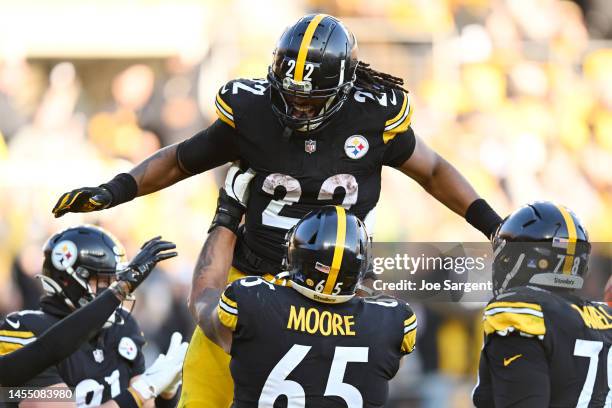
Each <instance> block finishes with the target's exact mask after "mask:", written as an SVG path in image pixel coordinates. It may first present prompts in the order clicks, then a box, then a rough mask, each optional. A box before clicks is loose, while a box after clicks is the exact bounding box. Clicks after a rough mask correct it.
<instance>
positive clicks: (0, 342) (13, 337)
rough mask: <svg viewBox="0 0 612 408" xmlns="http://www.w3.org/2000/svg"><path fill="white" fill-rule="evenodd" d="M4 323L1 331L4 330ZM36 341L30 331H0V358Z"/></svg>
mask: <svg viewBox="0 0 612 408" xmlns="http://www.w3.org/2000/svg"><path fill="white" fill-rule="evenodd" d="M6 325H7V324H6V322H5V323H4V324H3V325H2V329H5V328H6ZM35 340H36V336H35V335H34V333H33V332H31V331H24V330H0V356H3V355H5V354H8V353H12V352H13V351H15V350H19V349H20V348H22V347H23V346H25V345H26V344H30V343H32V342H33V341H35Z"/></svg>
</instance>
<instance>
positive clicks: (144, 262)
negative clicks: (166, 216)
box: [116, 237, 178, 292]
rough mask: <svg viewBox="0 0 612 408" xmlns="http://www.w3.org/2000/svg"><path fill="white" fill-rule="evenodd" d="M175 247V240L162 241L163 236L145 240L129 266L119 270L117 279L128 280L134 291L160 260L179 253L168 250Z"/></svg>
mask: <svg viewBox="0 0 612 408" xmlns="http://www.w3.org/2000/svg"><path fill="white" fill-rule="evenodd" d="M174 248H176V245H175V244H174V243H173V242H169V241H162V240H161V237H155V238H153V239H151V240H149V241H147V242H145V243H144V244H143V245H142V247H141V248H140V252H138V254H137V255H136V256H135V257H134V259H132V262H130V264H129V265H128V267H127V268H126V269H124V270H122V271H119V272H117V274H116V276H117V280H118V281H124V282H127V283H128V284H129V285H130V290H131V291H132V292H133V291H134V290H135V289H136V288H137V287H138V285H140V284H141V283H142V281H144V280H145V279H146V278H147V276H149V274H150V273H151V271H152V270H153V268H155V265H156V264H157V263H158V262H160V261H163V260H165V259H169V258H173V257H175V256H177V255H178V253H177V252H176V251H172V252H167V251H168V250H170V249H174Z"/></svg>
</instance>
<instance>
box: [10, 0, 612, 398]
mask: <svg viewBox="0 0 612 408" xmlns="http://www.w3.org/2000/svg"><path fill="white" fill-rule="evenodd" d="M206 3H207V4H208V3H210V10H211V13H214V14H213V17H214V18H210V16H208V19H207V21H209V22H210V24H211V27H210V28H209V29H208V33H209V42H208V44H207V47H206V49H202V50H196V51H195V52H193V53H187V54H185V53H177V55H171V56H164V57H157V56H156V57H152V58H134V59H130V58H121V59H119V58H116V59H113V58H99V59H92V58H64V57H63V56H62V55H57V56H55V57H54V58H41V57H38V58H36V57H31V56H29V55H28V54H27V52H25V51H23V50H20V49H19V48H18V47H10V48H9V47H6V46H4V47H2V44H1V43H0V316H2V315H4V314H6V313H7V312H10V311H12V310H17V309H22V308H28V309H35V308H37V301H38V297H39V296H40V289H39V287H38V283H37V282H36V281H35V279H34V277H35V275H36V274H38V273H40V267H41V264H42V262H41V259H42V254H41V251H40V248H41V247H42V244H43V243H44V241H45V240H46V238H47V237H49V236H50V235H51V234H52V233H54V232H55V231H57V230H58V229H61V228H64V227H67V226H71V225H74V224H77V223H83V222H87V223H94V224H98V225H101V226H103V227H104V228H107V229H109V230H110V231H112V232H113V233H114V234H115V235H116V236H117V237H118V238H119V239H120V240H121V241H122V242H123V243H124V244H125V246H126V248H127V250H128V254H129V255H131V256H133V255H134V254H135V253H136V252H137V249H138V248H139V246H140V244H141V243H143V242H144V241H145V240H147V239H149V238H150V237H152V236H155V235H159V234H161V235H162V236H163V237H164V238H166V239H170V240H173V241H175V242H176V243H177V246H178V250H179V254H180V256H179V257H178V258H175V259H174V260H171V261H168V262H167V263H165V264H164V265H163V270H160V271H158V272H159V273H157V274H156V275H155V277H154V278H152V279H150V281H149V282H146V284H145V287H144V288H143V289H142V290H140V293H139V294H138V297H137V301H136V303H135V305H133V308H134V313H135V314H136V316H137V318H138V320H139V322H140V323H141V325H142V327H143V329H144V332H145V335H146V336H147V337H148V338H149V346H148V348H149V350H150V353H151V354H153V353H155V352H156V351H157V350H160V349H162V348H164V347H165V346H166V345H167V342H168V339H169V335H170V333H171V332H172V331H173V330H180V331H182V332H183V333H184V334H186V335H189V334H190V333H191V330H192V328H193V324H192V323H191V319H190V317H189V315H188V312H187V310H186V308H185V303H186V297H187V293H188V289H189V285H190V279H191V272H192V269H193V266H194V264H195V260H196V259H197V254H198V252H199V249H200V247H201V244H202V242H203V240H204V239H205V236H206V233H205V231H206V229H207V227H208V225H209V223H210V221H211V219H212V215H213V212H214V207H215V202H216V196H217V190H218V183H219V182H220V180H223V177H224V169H223V168H221V169H217V170H215V171H213V172H209V173H207V174H203V175H199V176H197V177H193V178H191V179H188V180H186V181H183V182H181V183H179V184H177V185H176V186H173V187H171V188H169V189H166V190H164V191H162V192H159V193H156V194H153V195H150V196H147V197H144V198H138V199H136V200H135V201H133V202H130V203H129V204H126V205H122V206H119V207H116V208H113V209H111V210H107V211H104V212H101V213H93V214H87V215H77V214H69V215H67V216H64V217H63V218H60V219H54V218H53V216H52V215H51V208H52V207H53V205H54V204H55V201H56V200H57V198H58V197H59V195H60V193H62V192H64V191H67V190H70V189H72V188H76V187H80V186H86V185H98V184H100V183H102V182H105V181H107V180H109V179H110V178H112V177H113V175H115V174H116V173H118V172H121V171H127V170H129V169H130V168H131V167H132V166H133V165H134V164H135V163H138V162H139V161H141V160H143V159H144V158H146V157H147V156H148V155H150V154H151V153H153V152H154V151H156V150H157V149H159V148H160V147H162V146H165V145H168V144H171V143H175V142H177V141H180V140H183V139H185V138H187V137H189V136H191V135H192V134H193V133H195V132H197V131H198V130H200V129H203V128H205V127H206V126H208V125H209V124H210V123H211V122H212V121H213V120H214V119H215V117H214V105H213V97H214V93H215V92H216V90H217V89H218V88H219V87H220V86H221V85H222V84H223V83H224V82H225V81H227V80H228V79H230V78H232V77H239V76H243V77H249V76H253V77H263V76H265V74H266V71H267V66H268V64H269V62H270V61H269V60H270V57H271V52H272V50H273V47H274V43H275V40H276V38H277V37H278V36H279V35H280V34H281V32H282V29H283V27H284V26H286V25H288V24H290V23H292V22H293V21H294V20H295V19H296V18H297V17H298V16H300V15H301V14H304V13H307V12H325V13H328V14H333V15H336V16H337V17H340V18H343V19H345V21H346V23H347V25H348V26H349V28H350V29H352V30H353V31H354V32H355V34H356V35H357V38H358V43H359V47H360V59H362V60H364V61H367V62H368V63H370V64H371V65H372V66H373V67H374V68H375V69H377V70H381V71H384V72H388V73H391V74H393V75H397V76H401V77H403V78H405V80H406V88H407V89H409V90H410V92H411V103H412V104H413V106H414V114H413V117H412V122H413V128H414V129H415V131H416V133H417V134H419V135H420V136H421V137H422V138H423V139H424V140H425V141H426V142H427V143H428V144H430V145H431V146H433V147H434V148H435V149H436V150H437V151H438V152H439V153H440V154H441V155H443V156H444V157H445V158H446V159H447V160H448V161H450V162H451V163H453V164H454V165H455V166H457V167H458V168H459V169H460V171H461V172H462V173H463V174H464V175H465V176H466V177H467V178H468V179H469V180H470V181H471V182H472V183H473V184H474V186H475V187H476V189H477V190H478V192H479V193H480V194H481V195H482V196H483V197H485V198H487V200H488V201H489V202H490V203H491V204H492V205H493V207H494V208H495V209H496V210H497V211H498V212H499V213H500V214H503V215H505V214H507V213H509V212H510V211H511V210H512V209H514V208H516V207H517V206H519V205H521V204H523V203H526V202H528V201H531V200H534V199H551V200H554V201H556V202H558V203H561V204H564V205H567V206H568V207H569V208H572V209H573V210H574V211H575V212H576V213H577V215H578V216H579V217H580V218H581V219H582V221H583V223H584V224H585V225H586V226H587V229H588V230H589V233H590V236H591V239H592V240H593V241H600V242H606V241H607V242H610V241H612V166H611V165H610V163H611V162H612V41H610V36H611V35H612V33H611V32H610V29H609V27H612V23H611V22H612V17H611V16H612V3H610V2H607V1H597V0H591V1H589V0H582V1H576V2H570V1H558V0H490V1H489V0H427V1H423V0H335V1H332V0H308V1H303V2H296V3H295V4H287V3H288V2H282V1H274V0H270V1H269V2H265V3H266V4H263V3H264V2H262V4H261V5H259V6H255V7H253V6H252V5H251V2H247V1H246V0H235V1H232V2H216V1H208V2H206ZM221 3H223V5H221ZM255 3H257V2H255ZM253 21H265V24H253V23H252V22H253ZM221 27H225V28H224V29H223V30H221ZM227 27H232V29H231V30H229V29H227ZM117 46H118V47H120V44H117ZM383 176H384V181H383V187H382V194H381V200H380V203H379V209H378V217H377V225H376V229H375V231H374V235H375V239H377V240H381V241H455V242H457V241H482V240H483V239H484V237H482V236H481V235H480V233H479V232H477V231H475V230H473V229H472V228H471V227H470V226H469V225H468V224H466V223H465V221H464V220H462V219H461V218H460V217H458V216H456V215H455V214H453V213H452V212H450V211H449V210H447V209H446V208H444V207H443V206H442V205H440V204H439V203H436V202H435V200H434V199H433V198H431V197H430V196H428V195H427V194H426V193H425V192H424V191H422V189H421V188H420V187H419V186H418V185H417V184H416V183H414V182H412V181H410V180H409V179H407V178H406V177H404V176H403V175H401V174H400V173H399V172H396V171H395V170H393V169H385V170H384V173H383ZM404 197H410V198H409V200H406V199H405V198H404ZM422 214H426V216H423V215H422ZM604 255H607V256H612V253H608V254H604ZM608 265H609V264H608ZM415 308H416V309H417V310H416V311H417V315H419V327H420V328H419V330H420V332H421V333H420V335H419V342H418V348H417V349H418V355H419V358H417V359H414V358H413V359H408V361H407V362H406V363H405V364H404V365H403V367H402V369H401V370H402V371H401V373H402V374H401V375H400V376H399V377H398V379H397V380H396V381H395V382H394V384H393V387H392V395H393V398H394V399H395V400H396V401H397V405H396V406H398V407H400V406H401V407H404V406H405V407H411V406H423V407H441V406H453V407H463V406H470V402H469V401H470V397H469V395H470V392H469V391H470V389H471V386H472V385H473V383H474V378H475V371H476V362H477V358H478V353H479V348H480V343H479V342H480V324H479V319H480V314H479V313H480V312H479V310H478V309H477V308H466V307H463V308H456V307H445V306H444V305H440V306H439V307H419V305H415ZM415 370H416V372H419V373H421V375H415V374H414V373H415Z"/></svg>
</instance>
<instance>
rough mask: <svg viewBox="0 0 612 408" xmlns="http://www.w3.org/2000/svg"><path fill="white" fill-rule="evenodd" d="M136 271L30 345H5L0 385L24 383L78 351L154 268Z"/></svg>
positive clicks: (121, 277) (29, 341) (1, 354)
mask: <svg viewBox="0 0 612 408" xmlns="http://www.w3.org/2000/svg"><path fill="white" fill-rule="evenodd" d="M133 272H134V273H132V274H129V275H126V274H119V275H118V276H117V281H116V282H113V283H112V284H111V285H110V286H109V287H108V290H107V291H105V292H103V293H101V294H100V295H99V296H97V297H96V298H95V299H94V300H93V301H91V302H90V303H89V304H87V305H85V307H82V308H79V309H77V310H76V311H75V312H74V313H72V314H70V315H69V316H68V317H66V318H65V319H62V320H60V321H59V322H57V323H56V324H54V325H53V326H51V328H50V329H49V330H47V331H45V332H44V333H43V334H42V335H41V336H39V337H37V338H30V339H27V340H26V341H23V343H27V344H25V345H24V344H21V341H20V342H17V343H13V344H12V345H10V346H7V345H6V344H4V345H3V348H4V349H3V350H2V351H0V385H4V386H14V385H17V384H22V383H24V382H26V381H27V380H29V379H30V378H32V377H34V376H36V375H38V374H40V373H41V372H42V371H43V370H45V369H46V368H48V367H49V366H52V365H56V364H59V363H60V362H61V361H62V360H64V359H65V358H67V357H68V356H70V355H71V354H72V353H74V352H75V351H77V349H78V348H79V347H80V346H81V344H83V343H84V342H86V341H87V340H88V339H89V338H91V337H92V336H93V335H94V334H95V333H96V332H97V331H99V330H100V329H101V328H102V325H103V324H104V323H105V322H106V321H107V320H108V319H109V318H110V316H111V315H112V314H113V313H115V310H116V309H117V308H118V307H119V306H120V305H121V303H122V302H123V301H125V300H126V299H127V297H128V295H130V294H131V293H132V292H133V291H134V290H135V289H136V287H138V285H140V283H141V282H142V281H143V280H144V279H146V278H147V277H148V276H149V274H150V272H151V269H148V268H146V269H144V270H143V271H142V273H141V272H140V271H138V270H134V271H133ZM65 333H70V336H67V337H65V336H63V334H65ZM3 335H4V334H3ZM9 342H10V341H9Z"/></svg>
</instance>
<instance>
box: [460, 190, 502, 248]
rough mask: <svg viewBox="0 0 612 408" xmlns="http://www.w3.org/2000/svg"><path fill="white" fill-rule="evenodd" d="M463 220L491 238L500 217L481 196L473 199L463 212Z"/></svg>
mask: <svg viewBox="0 0 612 408" xmlns="http://www.w3.org/2000/svg"><path fill="white" fill-rule="evenodd" d="M465 220H466V221H467V222H468V223H470V225H472V226H473V227H474V228H476V229H477V230H478V231H480V232H482V233H483V234H485V235H486V236H487V238H489V239H491V238H492V237H493V234H495V230H496V229H497V227H498V226H499V224H501V223H502V221H503V220H502V218H501V217H500V216H499V215H498V214H497V213H496V212H495V210H493V208H491V206H490V205H489V204H488V203H487V202H486V201H485V200H484V199H482V198H479V199H477V200H474V202H472V204H470V206H469V207H468V209H467V211H466V212H465Z"/></svg>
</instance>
